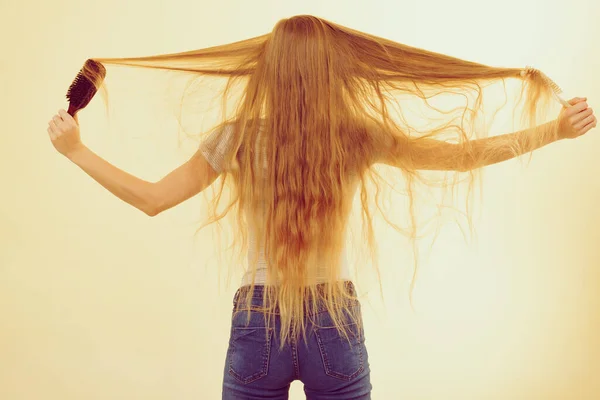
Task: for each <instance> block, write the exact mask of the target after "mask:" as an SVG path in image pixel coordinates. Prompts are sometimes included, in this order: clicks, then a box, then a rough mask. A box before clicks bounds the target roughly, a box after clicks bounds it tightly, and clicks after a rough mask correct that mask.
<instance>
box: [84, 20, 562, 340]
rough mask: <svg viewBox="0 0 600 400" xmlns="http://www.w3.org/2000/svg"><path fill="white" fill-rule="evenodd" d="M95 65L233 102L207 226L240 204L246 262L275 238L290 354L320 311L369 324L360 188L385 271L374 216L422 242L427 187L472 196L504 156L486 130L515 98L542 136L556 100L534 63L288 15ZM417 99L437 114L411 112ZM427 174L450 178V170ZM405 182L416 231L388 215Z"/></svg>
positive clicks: (369, 240)
mask: <svg viewBox="0 0 600 400" xmlns="http://www.w3.org/2000/svg"><path fill="white" fill-rule="evenodd" d="M94 60H95V61H97V62H100V63H102V64H104V65H105V66H106V65H120V66H131V67H143V68H151V69H157V70H165V71H170V72H174V73H178V74H182V75H185V76H187V77H189V78H191V80H190V82H189V83H190V84H189V85H187V86H186V88H185V89H184V90H183V93H181V94H182V96H183V97H184V98H185V97H188V96H192V95H194V94H198V93H204V94H206V93H207V92H209V91H212V93H215V92H218V93H219V95H220V96H221V99H222V102H221V106H220V108H219V111H220V113H221V114H220V121H219V122H218V124H217V126H213V127H211V129H210V131H213V130H214V129H223V128H225V127H226V126H232V127H233V128H234V129H233V130H232V132H233V145H232V146H231V149H230V150H229V151H228V153H227V154H226V155H225V164H226V166H227V168H226V169H225V172H224V173H223V174H222V175H221V177H220V189H219V190H218V192H217V194H216V196H215V197H214V198H213V201H212V206H211V215H210V216H209V218H208V220H207V221H206V222H205V223H204V224H203V225H202V227H204V226H207V225H208V224H211V223H214V222H217V221H219V220H220V219H221V218H223V217H224V216H225V215H226V214H228V213H229V212H230V211H231V210H232V209H236V210H237V213H236V216H237V221H238V224H237V228H238V229H237V231H236V234H235V239H234V244H235V245H238V244H241V246H239V250H240V254H244V253H245V252H246V251H247V250H248V241H247V229H248V227H249V226H253V227H255V229H257V237H259V238H261V239H264V242H262V243H261V242H257V243H256V246H257V248H256V249H255V250H256V252H255V254H258V246H261V245H262V246H264V249H265V255H266V259H267V260H268V269H267V278H266V279H267V282H266V285H267V286H269V287H270V288H271V290H268V291H265V293H266V295H265V298H264V303H263V305H264V307H262V308H261V309H260V310H261V311H262V312H264V314H265V317H266V318H267V320H268V321H271V322H272V315H274V314H275V312H277V313H278V314H279V315H280V318H281V327H282V329H281V333H280V340H281V341H280V343H281V346H283V344H284V343H286V341H287V340H290V339H292V338H297V336H298V335H299V334H301V333H302V334H305V331H306V326H307V325H306V323H307V318H305V317H306V316H307V315H310V314H311V310H313V311H314V310H315V309H316V308H317V307H318V304H325V305H326V309H327V311H329V313H330V314H331V316H332V318H333V320H334V322H335V324H336V326H337V327H338V329H339V330H340V332H341V333H342V334H344V335H347V333H348V332H347V326H348V322H347V318H348V317H350V319H351V320H353V322H355V323H358V324H360V323H361V318H360V314H359V313H360V312H359V311H358V309H357V308H356V307H352V306H351V304H352V302H351V301H349V300H352V299H353V298H354V294H352V293H348V292H347V291H346V287H345V285H344V282H343V281H342V279H341V277H340V262H341V260H340V254H341V252H342V250H343V249H344V244H345V240H346V238H345V231H346V227H347V223H348V219H349V215H350V213H351V209H352V202H353V196H352V194H353V192H352V187H353V179H356V181H357V182H358V184H359V188H360V195H359V200H360V209H361V211H360V212H361V214H360V216H361V218H360V219H361V221H362V228H363V237H362V239H361V243H364V244H366V245H367V247H368V250H369V252H370V254H371V256H373V263H374V267H375V270H376V271H377V272H379V270H378V267H377V257H376V256H377V246H376V240H375V237H374V229H373V222H372V221H373V217H374V216H375V214H376V213H378V214H379V215H381V216H383V218H384V219H385V220H386V221H387V222H388V223H389V224H390V225H391V226H392V227H393V228H394V229H396V230H397V231H398V232H400V233H402V234H405V235H407V237H408V238H410V239H411V241H412V242H413V243H415V242H416V240H417V239H418V238H420V237H423V236H422V235H420V234H419V229H418V228H419V224H418V219H417V211H416V206H417V204H418V202H417V188H418V187H421V188H424V189H426V188H431V189H433V190H441V192H440V193H442V192H444V193H453V188H454V187H457V185H458V184H459V183H465V182H466V183H467V184H468V193H471V192H472V185H473V184H474V183H475V182H476V180H477V177H478V176H477V172H478V169H479V168H480V167H481V166H484V165H488V164H489V163H490V162H493V161H492V160H494V159H495V156H496V154H495V153H496V152H498V151H500V150H499V149H500V148H501V147H502V146H498V145H499V144H502V143H501V140H500V141H499V142H496V145H495V146H493V147H492V146H490V147H489V148H487V149H486V150H485V151H478V152H475V151H474V150H473V148H474V147H473V146H472V143H473V142H472V140H473V139H481V138H483V137H485V136H487V135H489V129H488V127H489V125H487V124H488V123H490V122H491V120H492V119H493V118H494V116H495V115H496V113H497V112H498V111H499V110H500V109H501V108H503V107H504V106H506V105H507V104H509V103H511V104H513V105H514V109H513V112H514V111H521V112H522V118H523V119H522V121H523V122H524V123H525V124H526V125H527V126H528V127H529V128H532V127H535V126H536V125H537V123H538V122H539V121H541V120H542V119H543V118H544V115H545V113H546V112H547V111H548V110H549V105H550V104H551V102H550V100H551V96H552V91H551V89H550V88H549V87H548V85H547V84H546V82H544V80H543V79H542V78H541V77H540V76H539V74H535V73H533V74H532V73H524V69H523V68H498V67H492V66H487V65H483V64H480V63H476V62H471V61H466V60H462V59H459V58H455V57H451V56H448V55H444V54H439V53H435V52H432V51H427V50H424V49H419V48H415V47H410V46H408V45H405V44H401V43H397V42H394V41H391V40H387V39H384V38H381V37H377V36H374V35H371V34H367V33H364V32H360V31H356V30H353V29H350V28H348V27H344V26H341V25H339V24H335V23H333V22H331V21H327V20H325V19H322V18H318V17H315V16H310V15H300V16H294V17H292V18H286V19H282V20H280V21H279V22H277V24H276V25H275V27H274V28H273V30H272V31H271V32H270V33H268V34H265V35H261V36H258V37H254V38H251V39H247V40H243V41H239V42H235V43H230V44H226V45H221V46H216V47H210V48H205V49H201V50H194V51H189V52H183V53H176V54H165V55H157V56H150V57H134V58H96V59H94ZM207 82H211V83H212V85H209V84H207ZM508 84H513V85H516V86H515V88H516V93H517V96H516V97H515V99H513V100H509V99H508V97H507V95H506V93H507V85H508ZM219 85H221V86H220V87H221V88H222V90H221V91H218V90H217V89H218V88H219ZM494 87H496V88H498V87H500V88H502V89H503V93H504V97H503V98H504V100H503V103H502V104H500V106H499V107H498V108H496V109H494V110H493V111H490V108H489V107H488V106H487V105H486V104H484V101H483V100H484V98H483V94H484V91H485V90H489V91H493V90H494ZM194 88H195V89H196V90H195V91H193V90H191V89H194ZM494 96H495V97H494ZM499 97H502V96H498V95H493V94H492V96H491V97H490V98H492V99H497V98H499ZM439 99H444V100H445V101H446V102H447V104H446V105H444V104H445V103H443V101H441V102H440V101H438V100H439ZM415 101H420V103H419V104H420V105H424V106H425V107H426V111H427V113H428V114H425V113H422V114H414V113H413V115H409V107H410V106H411V105H413V104H414V102H415ZM436 102H437V103H436ZM182 104H183V103H182ZM484 105H485V107H484ZM192 112H196V113H199V112H202V110H200V109H198V108H196V109H194V110H192ZM180 117H181V115H180ZM425 123H426V124H425ZM419 124H420V125H419ZM259 133H260V135H259ZM544 134H547V132H545V131H542V130H540V135H538V136H537V137H538V139H536V140H540V141H542V140H544V138H543V137H542V136H543V135H544ZM531 137H533V138H535V137H536V136H531ZM435 139H437V140H435ZM438 140H442V141H445V142H446V143H452V144H453V146H454V147H453V148H454V149H456V151H455V152H452V153H450V154H445V156H444V157H445V158H444V159H436V158H435V157H434V158H433V159H431V160H430V165H423V164H422V163H419V162H418V159H419V157H420V154H423V152H424V151H427V150H428V149H429V150H430V153H431V152H435V149H436V146H437V145H438V144H439V141H438ZM507 147H508V148H509V150H510V151H512V152H514V154H515V155H519V154H520V149H519V148H516V147H515V145H514V142H513V141H509V140H508V139H507V141H506V143H505V146H504V148H503V149H502V151H504V152H506V148H507ZM257 148H261V149H263V150H264V156H265V160H266V176H264V175H262V174H261V172H260V171H258V170H257V168H256V165H255V164H254V163H253V160H254V157H255V156H256V149H257ZM416 149H419V150H418V151H417V150H416ZM384 163H385V164H387V166H391V168H386V165H385V164H384ZM425 170H441V174H437V175H435V174H432V173H431V172H432V171H425ZM352 177H354V178H352ZM464 178H466V179H464ZM394 181H397V182H396V183H398V182H399V183H401V185H402V186H403V189H404V190H403V191H402V193H403V194H404V195H405V196H406V199H407V200H408V203H407V204H408V210H407V213H406V215H407V216H408V218H407V224H406V225H407V226H406V227H402V226H401V225H402V224H400V223H397V222H393V221H392V219H391V218H389V216H388V215H387V213H386V210H385V208H386V207H385V205H386V204H388V203H386V200H385V198H384V196H383V195H384V192H385V189H389V188H394V187H396V186H395V183H394ZM226 182H232V183H233V185H232V188H233V189H232V190H233V196H232V198H231V200H230V201H229V204H227V206H226V207H225V208H224V210H222V211H220V212H217V208H218V207H217V206H218V204H219V202H220V201H221V198H222V193H223V189H224V187H225V186H226ZM469 199H470V195H469V196H468V197H467V200H466V204H467V211H466V213H465V215H467V216H468V217H469V218H468V220H469V224H471V219H470V206H469V201H470V200H469ZM442 203H443V201H442V202H440V203H439V204H438V206H440V205H442ZM388 205H389V204H388ZM373 206H375V208H374V207H373ZM261 207H265V211H264V215H262V216H261V215H260V213H258V212H256V210H260V209H261ZM250 210H253V211H250ZM263 217H264V218H263ZM416 260H417V257H415V265H414V267H415V269H414V272H415V273H416V267H417V263H416ZM253 264H254V265H253ZM255 265H256V260H255V261H254V263H252V262H250V265H249V266H248V267H249V268H250V269H249V270H250V271H254V272H253V275H252V284H251V285H250V290H247V291H245V292H244V293H245V302H244V301H242V303H243V304H245V306H246V307H245V308H246V309H248V310H249V309H250V307H249V305H250V300H251V298H252V293H253V289H254V286H255V273H256V268H255ZM317 266H320V267H317ZM320 268H321V269H320ZM323 269H324V270H323ZM319 277H320V278H321V280H320V281H319V280H318V278H319ZM318 283H321V286H318V285H317V284H318ZM411 283H412V284H414V276H413V281H412V282H411ZM411 289H412V285H411ZM269 323H270V322H269Z"/></svg>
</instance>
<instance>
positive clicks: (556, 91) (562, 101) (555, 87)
mask: <svg viewBox="0 0 600 400" xmlns="http://www.w3.org/2000/svg"><path fill="white" fill-rule="evenodd" d="M527 75H537V76H539V77H540V78H541V79H542V80H543V81H544V82H545V83H546V85H548V86H549V87H550V89H552V93H553V94H554V97H556V100H558V102H559V103H560V104H562V105H563V106H565V107H571V104H569V103H568V102H567V101H566V100H565V99H564V98H563V97H562V96H561V95H562V93H563V90H562V89H561V88H560V86H558V85H557V84H556V82H554V81H553V80H552V79H550V78H549V77H548V76H547V75H546V74H544V73H543V72H542V71H540V70H539V69H536V68H533V67H531V66H527V67H525V69H524V70H522V71H521V76H522V77H526V76H527Z"/></svg>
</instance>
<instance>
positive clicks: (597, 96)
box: [0, 0, 600, 400]
mask: <svg viewBox="0 0 600 400" xmlns="http://www.w3.org/2000/svg"><path fill="white" fill-rule="evenodd" d="M299 13H312V14H316V15H319V16H322V17H325V18H328V19H331V20H334V21H335V22H339V23H341V24H345V25H348V26H351V27H354V28H357V29H360V30H365V31H368V32H371V33H374V34H377V35H380V36H386V37H389V38H391V39H394V40H397V41H401V42H404V43H407V44H411V45H415V46H422V47H426V48H429V49H432V50H436V51H441V52H447V53H450V54H453V55H456V56H460V57H465V58H469V59H475V60H478V61H481V62H485V63H489V64H494V65H507V66H524V65H527V64H533V65H535V66H537V67H539V68H541V69H542V70H544V71H546V72H547V73H549V74H550V75H551V76H552V77H553V78H555V80H556V81H558V82H559V83H560V84H561V85H562V86H563V87H564V89H565V91H566V92H567V95H568V96H578V95H582V96H588V97H589V102H590V104H591V106H592V107H593V106H596V107H600V79H599V77H598V66H599V65H600V56H599V55H598V45H599V44H600V28H599V27H598V17H600V2H597V1H596V0H575V1H557V0H552V1H544V2H541V1H538V0H504V1H486V0H455V1H442V0H439V1H392V0H390V1H383V0H372V1H369V2H367V1H354V0H353V1H347V0H346V1H342V0H339V1H323V0H304V1H266V0H252V1H242V0H222V1H216V2H208V1H201V0H198V1H189V0H170V1H164V0H163V1H159V0H136V1H122V0H109V1H102V2H100V1H91V0H85V1H83V0H57V1H23V0H19V1H17V0H2V1H1V3H0V22H1V24H0V27H1V28H0V30H1V31H0V33H1V36H0V37H1V39H0V40H1V43H2V53H1V54H2V55H1V58H0V93H1V94H0V96H1V106H2V112H0V115H1V116H2V123H1V124H0V128H1V132H0V399H2V400H25V399H26V400H72V399H73V400H75V399H78V400H79V399H85V400H94V399H102V400H108V399H111V400H117V399H127V400H130V399H144V400H150V399H156V400H159V399H160V400H163V399H164V400H166V399H177V400H191V399H218V398H220V390H221V377H222V369H223V362H224V356H225V350H226V346H227V339H228V337H227V334H228V331H229V316H230V315H229V312H230V308H231V297H232V295H233V292H234V291H235V288H236V286H235V282H236V281H234V282H233V283H232V284H231V285H230V286H229V287H226V286H224V285H221V288H220V289H219V287H218V282H219V277H218V275H217V271H216V269H215V268H213V267H210V268H208V267H206V265H207V264H206V259H207V258H208V255H209V254H211V252H212V250H211V246H212V245H213V244H214V243H213V242H211V241H202V242H199V243H197V244H196V245H195V246H192V245H193V243H192V239H191V235H192V234H193V230H194V224H193V222H194V218H196V217H197V215H198V210H197V205H198V204H199V203H198V202H197V201H196V200H197V199H192V200H190V201H189V202H187V203H185V204H183V205H181V206H180V207H178V208H177V209H174V210H171V211H168V212H166V213H164V214H162V215H160V216H158V217H156V218H154V219H152V218H148V217H146V216H145V215H143V214H142V213H140V212H139V211H137V210H135V209H133V208H131V207H130V206H128V205H126V204H124V203H122V202H121V201H119V200H117V199H116V198H114V197H112V195H110V193H108V192H107V191H105V190H104V189H103V188H101V187H100V186H99V185H98V184H96V183H95V182H93V181H92V180H91V179H90V178H88V177H87V176H86V175H85V174H84V173H83V172H82V171H80V170H78V169H77V168H76V167H74V166H73V165H71V164H70V163H69V162H68V161H66V160H65V159H64V158H62V157H61V156H59V155H58V154H57V153H55V151H54V149H53V148H52V146H51V145H50V143H49V141H48V139H47V134H46V123H47V121H48V120H49V119H50V117H51V116H52V115H53V114H54V113H55V112H56V110H58V108H61V107H65V106H66V104H65V102H64V92H65V89H66V87H67V86H68V84H69V83H70V81H71V79H72V78H73V76H74V74H75V73H76V71H77V70H78V68H79V67H80V66H81V64H82V62H83V61H84V60H85V59H86V58H88V57H112V56H131V55H148V54H157V53H162V52H174V51H182V50H189V49H194V48H200V47H206V46H209V45H215V44H220V43H225V42H230V41H234V40H238V39H242V38H245V37H249V36H255V35H258V34H262V33H264V32H266V31H268V30H269V29H270V28H271V27H272V25H273V24H274V23H275V22H276V21H277V20H278V19H279V18H282V17H286V16H290V15H293V14H299ZM124 107H131V109H130V110H129V109H127V110H126V112H127V113H130V115H129V117H130V119H129V120H127V121H119V126H120V127H126V129H127V131H128V133H129V135H128V136H127V137H128V138H129V139H127V140H120V139H119V132H115V131H110V133H108V132H109V129H108V126H107V125H106V119H105V118H103V116H102V110H101V106H99V105H98V103H97V102H96V103H94V104H92V105H91V106H90V109H89V110H86V111H84V112H82V114H81V125H82V135H83V138H84V140H85V141H86V144H88V145H89V146H90V147H91V148H92V149H93V150H95V151H97V152H98V153H99V154H101V155H103V156H104V157H106V158H107V159H109V160H110V161H112V162H114V163H115V164H116V165H118V166H119V167H121V168H124V169H126V170H127V171H129V172H132V173H137V172H139V171H144V174H145V175H144V176H143V177H144V178H147V179H158V178H159V177H160V176H162V175H164V174H166V173H167V172H168V171H169V169H170V168H172V167H174V164H173V162H172V161H169V160H170V158H169V157H170V153H169V154H167V153H168V152H167V151H166V150H165V153H161V151H160V150H161V149H160V148H157V146H156V145H154V146H153V145H152V141H144V142H140V144H138V143H137V142H136V141H135V139H132V137H134V136H135V133H136V132H138V131H139V132H140V133H148V132H150V133H152V134H159V133H160V134H162V133H165V135H167V136H169V135H171V132H169V131H168V129H171V128H169V127H164V129H165V130H166V132H162V131H161V129H162V128H161V127H156V126H148V124H144V115H143V112H142V111H140V110H138V109H136V106H135V104H129V105H127V104H126V105H124ZM121 117H122V115H121ZM132 133H133V134H132ZM598 136H599V132H598V129H596V130H593V131H591V132H590V133H589V134H588V135H587V136H586V137H583V138H581V139H578V140H576V141H570V142H561V143H558V144H553V145H551V146H549V147H547V148H544V149H543V150H542V151H540V152H538V153H537V154H536V156H535V157H534V159H533V161H532V164H530V165H529V166H528V167H527V168H526V169H524V168H523V167H522V165H521V164H520V163H519V162H517V161H511V162H506V163H503V164H500V165H497V166H494V167H490V168H488V169H487V171H486V175H485V177H486V180H485V187H484V195H485V197H484V204H483V206H482V207H480V209H481V213H480V215H479V217H478V218H477V219H476V221H475V222H476V223H477V228H478V232H479V235H478V241H477V243H474V244H471V245H467V244H465V242H464V241H463V240H462V238H461V236H460V233H459V231H458V229H456V228H453V227H448V228H447V229H445V230H443V231H442V232H441V236H440V237H439V240H438V242H437V245H436V246H435V248H434V251H433V253H432V254H431V256H430V257H429V258H427V259H426V260H425V263H424V264H423V270H422V273H421V275H420V279H419V281H418V286H417V290H416V292H415V307H416V313H413V312H411V311H410V308H409V307H408V301H407V293H406V291H405V290H404V288H405V287H406V277H407V271H408V270H409V265H408V264H407V263H408V262H409V257H408V255H406V254H404V253H403V252H404V251H405V250H404V249H405V247H402V246H396V241H397V240H398V239H397V236H396V235H394V234H392V231H390V232H389V234H388V233H386V232H387V231H385V232H384V234H385V238H386V240H384V241H382V243H381V249H382V251H383V255H382V264H383V265H382V267H383V270H384V282H385V285H384V289H385V290H386V291H385V294H386V304H385V307H384V305H383V304H382V302H381V300H379V298H378V294H377V292H376V291H371V292H369V297H368V299H366V300H365V303H364V314H365V322H366V334H367V345H368V350H369V354H370V361H371V368H372V382H373V386H374V390H373V398H374V399H377V400H381V399H423V400H424V399H427V400H453V399H461V400H466V399H524V400H525V399H526V400H534V399H543V400H549V399H582V400H583V399H585V400H592V399H598V398H600V397H599V396H600V394H599V393H600V383H599V382H600V242H599V233H600V228H599V226H600V209H599V206H598V205H599V203H600V201H599V200H600V174H599V172H600V170H599V168H600V158H599V157H598V152H599V150H600V138H599V137H598ZM398 264H400V265H398ZM371 287H372V288H374V285H371ZM400 289H402V290H400ZM367 300H369V301H367ZM291 398H292V399H300V398H303V397H302V388H301V385H300V384H297V383H295V384H294V385H293V386H292V395H291Z"/></svg>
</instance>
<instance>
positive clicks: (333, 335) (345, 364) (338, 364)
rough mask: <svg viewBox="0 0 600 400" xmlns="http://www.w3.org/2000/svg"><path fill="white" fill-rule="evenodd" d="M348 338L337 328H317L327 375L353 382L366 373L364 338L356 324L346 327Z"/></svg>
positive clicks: (316, 331) (316, 334) (317, 336)
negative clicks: (352, 380) (359, 375)
mask: <svg viewBox="0 0 600 400" xmlns="http://www.w3.org/2000/svg"><path fill="white" fill-rule="evenodd" d="M345 329H346V332H347V333H348V336H349V337H348V338H346V337H345V336H343V335H342V334H340V332H338V330H337V328H336V327H334V326H333V327H324V328H323V327H321V328H315V336H316V338H317V343H318V345H319V351H320V352H321V358H322V360H323V366H324V368H325V373H326V374H327V375H329V376H331V377H334V378H338V379H342V380H351V379H354V378H355V377H356V376H357V375H358V374H360V373H361V372H363V371H364V368H365V365H364V355H365V354H364V352H365V349H364V338H363V335H362V329H359V327H358V325H356V324H349V325H346V326H345Z"/></svg>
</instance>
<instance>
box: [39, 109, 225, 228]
mask: <svg viewBox="0 0 600 400" xmlns="http://www.w3.org/2000/svg"><path fill="white" fill-rule="evenodd" d="M48 125H49V127H48V134H49V135H50V139H51V140H52V144H53V145H54V147H55V148H56V149H57V150H58V151H59V152H60V153H61V154H63V155H64V156H66V157H67V158H68V159H69V160H71V161H72V162H73V163H75V164H76V165H77V166H79V167H80V168H81V169H82V170H83V171H85V172H86V173H87V174H88V175H89V176H91V177H92V178H93V179H94V180H96V181H97V182H98V183H100V184H101V185H102V186H103V187H104V188H106V189H107V190H109V191H110V192H111V193H112V194H114V195H115V196H117V197H118V198H120V199H121V200H123V201H125V202H127V203H128V204H130V205H132V206H134V207H136V208H137V209H139V210H141V211H143V212H144V213H146V214H147V215H149V216H154V215H157V214H159V213H160V212H162V211H164V210H167V209H169V208H171V207H174V206H175V205H177V204H179V203H182V202H183V201H185V200H187V199H189V198H191V197H193V196H194V195H196V194H198V193H200V192H201V191H202V190H204V189H205V188H207V187H208V186H210V185H211V184H212V183H213V182H214V181H215V179H216V178H217V177H218V175H219V174H218V173H217V172H215V171H214V170H213V168H212V167H211V166H210V164H209V163H208V161H207V160H206V159H205V158H204V156H203V155H202V154H201V153H200V151H197V152H196V153H195V154H194V155H193V156H192V157H191V158H190V159H189V160H188V161H187V162H186V163H184V164H183V165H181V166H180V167H178V168H176V169H175V170H173V171H172V172H170V173H169V174H168V175H166V176H165V177H164V178H162V179H161V180H159V181H158V182H148V181H145V180H143V179H139V178H137V177H135V176H133V175H131V174H129V173H127V172H125V171H123V170H121V169H119V168H117V167H115V166H114V165H112V164H111V163H109V162H108V161H106V160H104V159H103V158H101V157H100V156H98V155H97V154H95V153H94V152H93V151H91V150H90V149H89V148H87V147H86V146H85V145H84V144H83V143H82V142H81V140H80V135H79V125H78V122H77V120H76V119H75V118H73V117H71V116H70V115H69V114H68V113H66V112H65V111H64V110H60V111H59V113H58V115H55V116H54V117H53V119H52V120H51V121H50V123H49V124H48Z"/></svg>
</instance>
